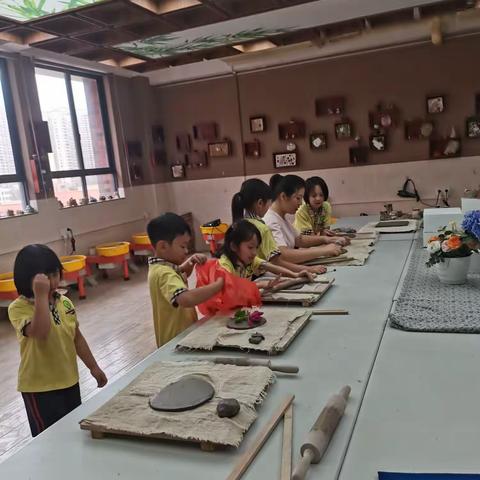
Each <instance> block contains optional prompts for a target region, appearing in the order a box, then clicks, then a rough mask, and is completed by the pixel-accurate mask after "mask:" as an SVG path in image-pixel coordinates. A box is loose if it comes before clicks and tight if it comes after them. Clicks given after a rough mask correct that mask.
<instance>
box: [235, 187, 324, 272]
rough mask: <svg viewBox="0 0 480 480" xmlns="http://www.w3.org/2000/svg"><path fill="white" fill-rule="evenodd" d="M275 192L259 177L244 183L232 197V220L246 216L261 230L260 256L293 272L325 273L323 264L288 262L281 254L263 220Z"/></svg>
mask: <svg viewBox="0 0 480 480" xmlns="http://www.w3.org/2000/svg"><path fill="white" fill-rule="evenodd" d="M272 198H273V193H272V189H271V188H270V186H269V185H267V184H266V183H265V182H264V181H262V180H260V179H259V178H250V179H249V180H245V181H244V182H243V183H242V187H241V188H240V191H239V192H238V193H236V194H235V195H234V196H233V198H232V221H233V222H236V221H238V220H241V219H243V218H246V219H247V220H248V221H249V222H251V223H252V224H253V225H255V227H257V229H258V231H259V232H260V236H261V242H260V244H259V246H258V256H259V257H260V258H261V259H262V260H265V261H268V262H270V263H273V264H275V265H278V266H281V267H283V268H286V269H288V270H290V271H291V272H296V273H298V272H302V271H305V270H307V271H308V272H310V273H319V274H322V273H325V272H326V270H327V269H326V268H325V267H323V266H322V265H315V266H305V265H298V264H296V263H292V262H287V261H286V260H285V259H284V258H283V257H282V256H281V254H280V250H279V248H278V246H277V243H276V242H275V239H274V238H273V234H272V231H271V230H270V228H269V227H268V226H267V225H266V224H265V222H264V221H263V219H262V218H263V217H264V216H265V214H266V213H267V211H268V209H269V208H270V205H271V204H272Z"/></svg>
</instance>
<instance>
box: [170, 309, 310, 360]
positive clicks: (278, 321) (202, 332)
mask: <svg viewBox="0 0 480 480" xmlns="http://www.w3.org/2000/svg"><path fill="white" fill-rule="evenodd" d="M261 310H262V312H264V316H265V318H266V319H267V323H265V324H264V325H262V326H260V327H257V328H254V329H251V330H233V329H231V328H227V326H226V324H227V321H228V317H226V316H215V317H213V318H210V319H209V320H207V321H206V322H204V323H202V324H200V325H199V326H198V327H197V328H195V329H194V330H193V331H192V332H190V333H189V334H188V335H187V336H186V337H184V338H182V339H181V340H180V341H179V342H178V344H177V348H180V349H198V350H213V348H214V347H231V348H238V349H245V350H258V351H266V352H275V351H277V350H278V348H277V347H278V346H279V345H280V344H281V343H282V340H283V339H284V338H285V337H289V336H292V335H293V334H294V332H295V329H293V328H292V327H293V325H294V324H295V323H296V322H301V321H304V320H305V319H306V318H307V319H308V317H309V316H310V313H308V312H306V311H305V310H304V309H293V308H288V309H287V308H276V307H265V306H263V307H261ZM253 332H260V333H262V334H263V335H264V337H265V340H263V341H262V342H261V343H260V344H258V345H254V344H252V343H249V341H248V339H249V337H250V335H251V334H252V333H253Z"/></svg>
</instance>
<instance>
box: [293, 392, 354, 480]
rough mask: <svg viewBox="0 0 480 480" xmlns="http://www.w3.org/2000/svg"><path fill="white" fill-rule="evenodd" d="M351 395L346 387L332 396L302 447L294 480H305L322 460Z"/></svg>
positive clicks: (294, 472)
mask: <svg viewBox="0 0 480 480" xmlns="http://www.w3.org/2000/svg"><path fill="white" fill-rule="evenodd" d="M349 395H350V387H349V386H348V385H346V386H345V387H343V388H342V389H341V390H340V393H338V394H335V395H332V396H331V397H330V398H329V399H328V402H327V404H326V405H325V407H324V408H323V410H322V411H321V413H320V415H319V417H318V418H317V421H316V422H315V423H314V424H313V427H312V428H311V430H310V432H309V434H308V435H307V438H306V440H305V442H304V443H303V445H302V446H301V447H300V454H301V458H300V461H299V462H298V464H297V465H296V466H295V470H294V471H293V475H292V480H303V479H304V478H305V475H306V474H307V471H308V469H309V468H310V464H311V463H318V462H319V461H320V460H321V459H322V457H323V455H324V453H325V451H326V450H327V447H328V444H329V443H330V440H331V439H332V437H333V434H334V433H335V430H336V428H337V426H338V424H339V422H340V419H341V418H342V416H343V413H344V412H345V407H346V406H347V400H348V397H349Z"/></svg>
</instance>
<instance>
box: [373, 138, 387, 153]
mask: <svg viewBox="0 0 480 480" xmlns="http://www.w3.org/2000/svg"><path fill="white" fill-rule="evenodd" d="M369 145H370V150H371V151H372V152H385V151H386V150H387V136H386V135H385V134H375V135H370V139H369Z"/></svg>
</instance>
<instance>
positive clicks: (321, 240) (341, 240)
mask: <svg viewBox="0 0 480 480" xmlns="http://www.w3.org/2000/svg"><path fill="white" fill-rule="evenodd" d="M330 243H337V244H338V245H341V246H345V245H348V244H349V243H350V240H348V239H347V238H345V237H330V236H328V235H300V236H299V237H298V238H297V240H296V242H295V246H297V247H300V248H309V247H316V246H319V245H326V244H330Z"/></svg>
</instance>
